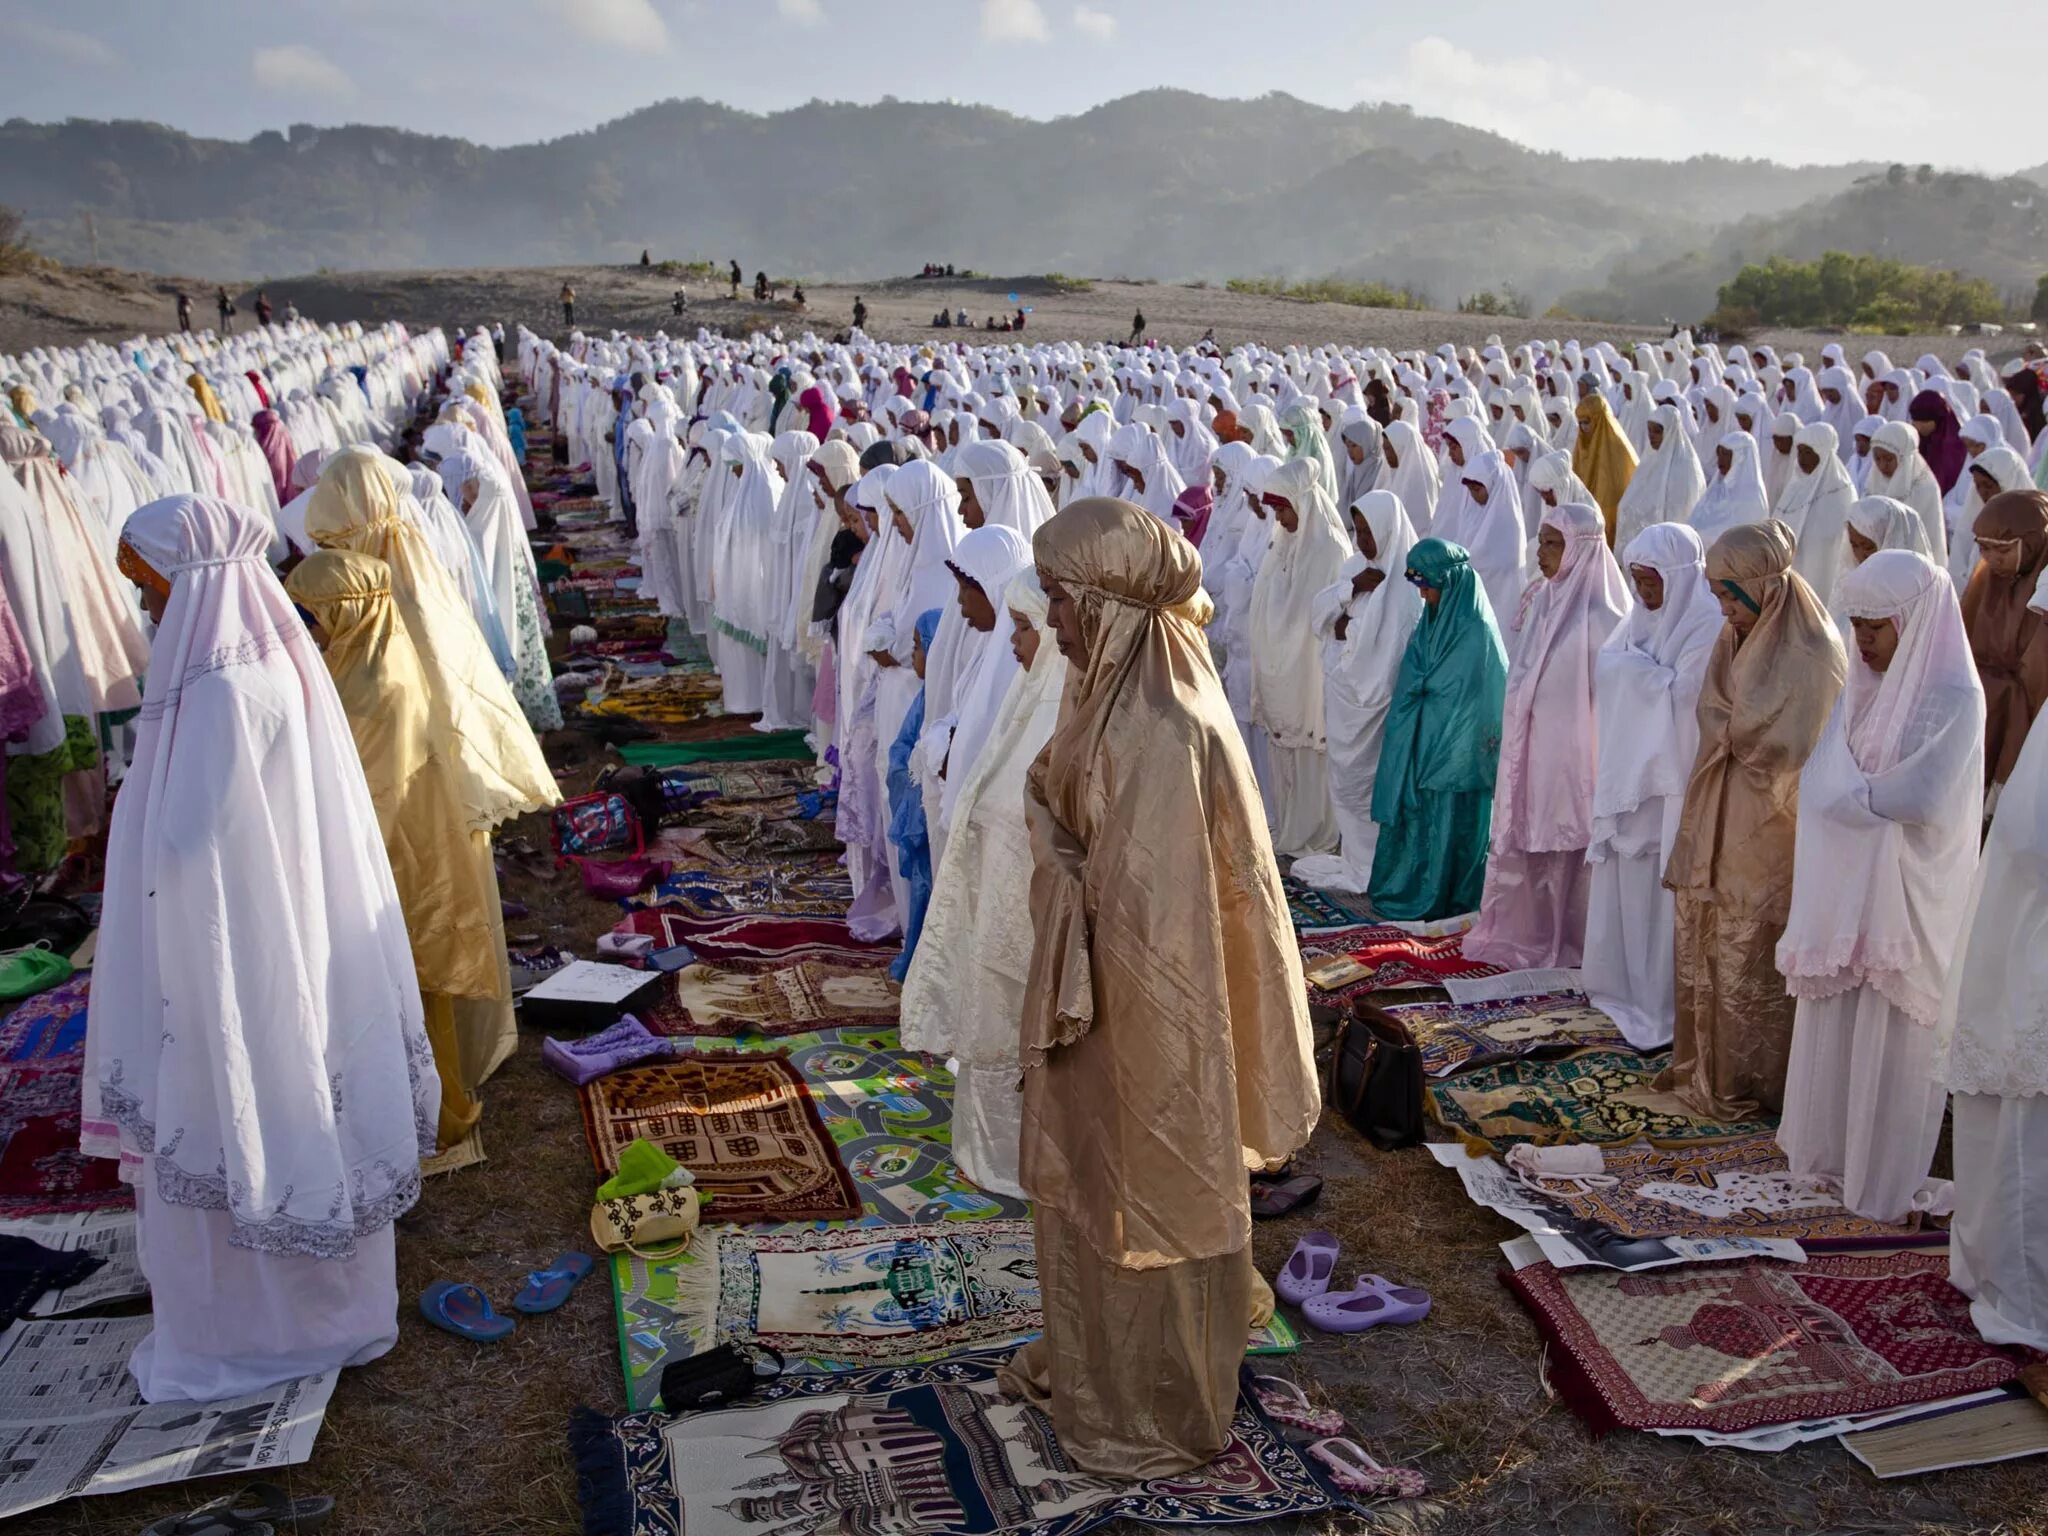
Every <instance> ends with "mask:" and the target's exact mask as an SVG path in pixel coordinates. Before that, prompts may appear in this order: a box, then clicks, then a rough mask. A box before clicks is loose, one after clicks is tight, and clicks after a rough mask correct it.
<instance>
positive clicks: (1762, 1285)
mask: <svg viewBox="0 0 2048 1536" xmlns="http://www.w3.org/2000/svg"><path fill="white" fill-rule="evenodd" d="M1502 1278H1503V1279H1504V1280H1505V1281H1506V1282H1507V1285H1508V1288H1509V1289H1510V1290H1512V1291H1514V1293H1515V1294H1516V1295H1517V1296H1519V1297H1520V1298H1521V1300H1522V1303H1523V1305H1524V1306H1526V1307H1528V1309H1529V1311H1530V1312H1531V1313H1532V1314H1533V1315H1534V1317H1535V1319H1536V1326H1537V1328H1538V1330H1539V1331H1540V1332H1541V1333H1542V1335H1543V1338H1544V1341H1545V1343H1546V1344H1547V1345H1548V1352H1547V1360H1548V1372H1549V1378H1550V1382H1551V1384H1552V1385H1553V1386H1554V1387H1555V1388H1556V1389H1557V1390H1558V1392H1559V1393H1560V1394H1561V1395H1562V1396H1563V1397H1564V1399H1565V1401H1566V1402H1567V1403H1568V1404H1570V1405H1571V1407H1572V1409H1573V1411H1574V1412H1576V1413H1577V1414H1578V1415H1579V1416H1580V1417H1581V1418H1582V1419H1584V1420H1585V1421H1586V1422H1587V1424H1588V1425H1590V1426H1591V1427H1592V1429H1593V1430H1594V1432H1595V1433H1605V1432H1606V1431H1608V1430H1613V1429H1646V1430H1647V1429H1682V1430H1689V1429H1699V1430H1711V1431H1714V1432H1716V1433H1720V1434H1740V1433H1742V1432H1744V1431H1746V1430H1751V1429H1756V1428H1759V1427H1761V1426H1764V1425H1770V1424H1796V1423H1801V1422H1803V1421H1806V1420H1811V1419H1830V1418H1838V1417H1841V1416H1844V1415H1848V1414H1864V1413H1877V1412H1880V1411H1882V1410H1884V1409H1889V1408H1902V1407H1907V1406H1909V1405H1911V1404H1914V1403H1925V1402H1932V1401H1934V1400H1936V1399H1937V1398H1945V1397H1955V1396H1958V1395H1960V1394H1962V1393H1966V1392H1981V1391H1986V1390H1988V1389H1990V1388H1994V1387H1998V1386H2002V1385H2004V1384H2005V1383H2006V1382H2008V1381H2010V1380H2012V1379H2013V1378H2014V1377H2015V1376H2017V1375H2018V1374H2019V1371H2020V1369H2021V1367H2022V1365H2024V1364H2025V1363H2026V1361H2025V1360H2024V1359H2022V1358H2021V1357H2020V1355H2019V1354H2017V1353H2009V1352H2007V1351H2005V1350H2002V1349H1999V1348H1996V1347H1994V1346H1993V1345H1990V1344H1987V1343H1985V1342H1984V1341H1983V1340H1982V1339H1981V1338H1979V1337H1978V1336H1977V1330H1976V1329H1975V1328H1974V1327H1972V1326H1971V1324H1970V1303H1969V1300H1968V1298H1967V1297H1965V1296H1964V1295H1963V1294H1962V1293H1961V1292H1960V1291H1958V1290H1957V1289H1956V1288H1955V1287H1954V1286H1952V1285H1950V1284H1949V1283H1948V1258H1947V1255H1945V1254H1929V1253H1889V1254H1883V1255H1877V1256H1870V1257H1864V1256H1851V1255H1846V1254H1840V1255H1829V1256H1824V1257H1821V1258H1815V1259H1810V1260H1808V1262H1806V1263H1805V1264H1798V1265H1787V1264H1777V1263H1770V1262H1765V1261H1761V1260H1750V1261H1744V1262H1742V1263H1739V1264H1726V1265H1704V1264H1699V1265H1687V1266H1685V1267H1684V1268H1683V1269H1681V1270H1664V1271H1652V1272H1649V1273H1646V1274H1632V1275H1631V1274H1621V1273H1617V1272H1616V1271H1614V1270H1607V1269H1590V1268H1589V1269H1574V1270H1568V1271H1560V1270H1557V1269H1555V1268H1553V1267H1552V1266H1551V1265H1549V1264H1532V1265H1530V1266H1528V1267H1527V1268H1525V1269H1520V1270H1516V1271H1513V1272H1511V1273H1507V1274H1504V1275H1503V1276H1502Z"/></svg>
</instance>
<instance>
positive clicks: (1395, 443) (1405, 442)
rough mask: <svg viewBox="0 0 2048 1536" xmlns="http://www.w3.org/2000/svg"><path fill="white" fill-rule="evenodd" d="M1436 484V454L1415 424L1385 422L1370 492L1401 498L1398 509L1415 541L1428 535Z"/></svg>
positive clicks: (1435, 498)
mask: <svg viewBox="0 0 2048 1536" xmlns="http://www.w3.org/2000/svg"><path fill="white" fill-rule="evenodd" d="M1440 484H1441V477H1440V473H1439V471H1438V469H1437V464H1436V455H1435V454H1433V453H1431V452H1430V451H1429V445H1428V444H1427V443H1425V442H1424V441H1423V440H1422V433H1421V432H1420V431H1418V430H1417V429H1416V426H1415V424H1414V423H1413V422H1411V421H1393V422H1389V423H1388V424H1387V427H1386V430H1385V432H1384V433H1383V434H1382V437H1381V443H1380V477H1379V480H1378V482H1377V483H1376V484H1375V485H1374V486H1373V489H1374V490H1376V491H1392V492H1393V493H1394V494H1395V495H1396V496H1398V497H1400V498H1401V507H1402V510H1403V511H1405V512H1406V513H1407V514H1408V523H1409V526H1410V527H1412V528H1414V530H1415V536H1416V537H1417V538H1422V539H1426V538H1428V537H1429V536H1430V524H1431V522H1432V521H1433V520H1434V518H1435V517H1436V507H1437V495H1438V491H1439V488H1440Z"/></svg>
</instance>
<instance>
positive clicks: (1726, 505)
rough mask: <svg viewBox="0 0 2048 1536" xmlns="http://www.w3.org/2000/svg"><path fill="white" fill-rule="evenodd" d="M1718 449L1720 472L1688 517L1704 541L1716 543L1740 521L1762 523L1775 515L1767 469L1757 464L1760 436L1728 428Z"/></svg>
mask: <svg viewBox="0 0 2048 1536" xmlns="http://www.w3.org/2000/svg"><path fill="white" fill-rule="evenodd" d="M1723 448H1725V449H1727V450H1728V472H1727V473H1726V474H1725V475H1724V474H1721V473H1719V470H1720V467H1721V461H1720V451H1721V450H1722V449H1723ZM1714 452H1715V459H1714V468H1715V471H1716V473H1715V475H1714V477H1713V478H1712V479H1711V480H1709V481H1708V482H1707V486H1706V489H1705V490H1704V491H1702V492H1701V493H1700V499H1699V500H1698V501H1697V502H1696V503H1694V505H1693V509H1692V515H1691V516H1690V517H1689V518H1687V519H1686V521H1687V523H1688V524H1689V525H1690V526H1691V528H1692V530H1693V532H1695V533H1697V534H1698V535H1699V536H1700V542H1701V543H1702V544H1711V543H1713V542H1714V540H1716V539H1718V538H1719V537H1720V536H1721V535H1722V534H1724V533H1726V532H1727V531H1728V530H1729V529H1730V528H1733V527H1736V526H1737V525H1738V524H1741V523H1760V522H1763V521H1764V520H1765V519H1766V518H1768V517H1769V516H1770V515H1771V508H1770V503H1769V502H1768V500H1767V499H1766V498H1765V496H1764V477H1763V473H1762V471H1760V470H1759V469H1758V468H1757V462H1756V461H1757V446H1756V439H1755V438H1753V437H1751V436H1750V435H1749V434H1748V433H1747V432H1743V431H1740V430H1736V431H1731V432H1724V433H1723V434H1722V435H1721V441H1720V442H1718V443H1716V444H1715V445H1714Z"/></svg>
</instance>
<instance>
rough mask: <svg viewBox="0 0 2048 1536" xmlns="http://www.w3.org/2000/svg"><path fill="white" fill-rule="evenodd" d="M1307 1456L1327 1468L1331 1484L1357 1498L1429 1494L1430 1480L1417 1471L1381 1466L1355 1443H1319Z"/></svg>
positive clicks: (1334, 1441) (1351, 1441) (1412, 1496)
mask: <svg viewBox="0 0 2048 1536" xmlns="http://www.w3.org/2000/svg"><path fill="white" fill-rule="evenodd" d="M1308 1453H1309V1455H1311V1456H1313V1457H1315V1459H1316V1460H1317V1461H1319V1462H1321V1463H1322V1464H1323V1465H1324V1466H1325V1467H1326V1468H1328V1469H1329V1473H1330V1481H1331V1482H1333V1483H1335V1484H1336V1485H1337V1487H1338V1489H1339V1490H1340V1491H1341V1492H1344V1493H1349V1494H1355V1495H1356V1496H1358V1497H1359V1498H1364V1499H1419V1498H1421V1497H1422V1496H1423V1495H1424V1494H1425V1493H1427V1492H1429V1481H1428V1479H1427V1478H1425V1477H1424V1476H1423V1475H1422V1474H1421V1473H1420V1472H1417V1471H1414V1470H1413V1469H1412V1468H1409V1467H1385V1466H1381V1465H1380V1464H1379V1463H1378V1462H1376V1461H1374V1460H1373V1459H1372V1457H1371V1456H1369V1455H1367V1454H1366V1451H1365V1449H1364V1447H1363V1446H1361V1445H1359V1443H1358V1442H1357V1441H1355V1440H1338V1439H1330V1440H1318V1441H1317V1442H1316V1443H1315V1444H1314V1445H1312V1446H1310V1447H1309V1448H1308Z"/></svg>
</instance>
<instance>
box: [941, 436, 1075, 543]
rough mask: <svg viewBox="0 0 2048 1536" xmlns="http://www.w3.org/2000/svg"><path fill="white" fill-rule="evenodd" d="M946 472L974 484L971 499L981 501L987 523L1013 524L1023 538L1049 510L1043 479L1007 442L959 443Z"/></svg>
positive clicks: (1048, 497) (1049, 513) (1009, 525)
mask: <svg viewBox="0 0 2048 1536" xmlns="http://www.w3.org/2000/svg"><path fill="white" fill-rule="evenodd" d="M950 473H951V474H952V476H953V478H954V479H955V480H965V481H967V482H968V483H969V484H970V485H972V486H973V487H974V499H975V500H976V501H977V502H979V503H980V504H981V515H982V518H983V520H984V521H985V522H986V523H987V524H990V525H993V526H997V527H1002V528H1014V529H1015V530H1016V531H1017V532H1018V533H1021V534H1022V535H1023V536H1024V537H1025V539H1027V540H1028V539H1030V537H1031V535H1032V534H1034V533H1036V532H1037V531H1038V525H1039V524H1040V523H1043V522H1044V521H1045V520H1046V519H1047V518H1049V517H1051V516H1052V514H1053V505H1052V498H1051V497H1050V496H1048V495H1046V493H1045V484H1044V482H1043V481H1041V480H1040V479H1039V478H1038V476H1037V475H1036V474H1034V473H1032V470H1031V465H1030V463H1029V462H1028V461H1027V460H1026V459H1025V457H1024V455H1023V454H1022V453H1020V452H1019V451H1018V450H1017V449H1016V448H1014V447H1012V446H1011V445H1010V444H1008V443H1005V442H1000V441H986V442H975V443H963V444H961V445H960V450H959V452H958V453H957V454H955V455H954V458H953V464H952V469H951V471H950Z"/></svg>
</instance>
